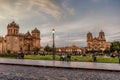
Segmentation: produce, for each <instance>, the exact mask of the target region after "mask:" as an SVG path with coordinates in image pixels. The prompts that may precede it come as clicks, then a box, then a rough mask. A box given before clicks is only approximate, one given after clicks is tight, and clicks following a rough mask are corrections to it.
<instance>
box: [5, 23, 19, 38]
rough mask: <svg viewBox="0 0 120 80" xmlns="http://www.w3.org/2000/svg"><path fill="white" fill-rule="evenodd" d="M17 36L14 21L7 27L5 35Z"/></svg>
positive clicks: (17, 29)
mask: <svg viewBox="0 0 120 80" xmlns="http://www.w3.org/2000/svg"><path fill="white" fill-rule="evenodd" d="M18 34H19V25H17V24H16V23H15V22H14V21H13V22H12V23H10V24H8V26H7V35H9V36H12V35H18Z"/></svg>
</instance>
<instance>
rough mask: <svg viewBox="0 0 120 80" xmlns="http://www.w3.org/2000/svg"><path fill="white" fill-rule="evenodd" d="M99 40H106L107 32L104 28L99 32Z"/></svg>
mask: <svg viewBox="0 0 120 80" xmlns="http://www.w3.org/2000/svg"><path fill="white" fill-rule="evenodd" d="M99 40H102V41H106V39H105V34H104V32H103V31H102V30H101V31H100V32H99Z"/></svg>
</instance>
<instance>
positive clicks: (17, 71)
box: [0, 64, 120, 80]
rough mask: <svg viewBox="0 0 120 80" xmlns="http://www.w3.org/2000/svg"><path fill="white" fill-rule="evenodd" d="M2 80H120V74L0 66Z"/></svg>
mask: <svg viewBox="0 0 120 80" xmlns="http://www.w3.org/2000/svg"><path fill="white" fill-rule="evenodd" d="M0 80H120V72H118V71H117V72H116V71H101V70H85V69H84V70H83V69H66V68H46V67H34V66H18V65H3V64H0Z"/></svg>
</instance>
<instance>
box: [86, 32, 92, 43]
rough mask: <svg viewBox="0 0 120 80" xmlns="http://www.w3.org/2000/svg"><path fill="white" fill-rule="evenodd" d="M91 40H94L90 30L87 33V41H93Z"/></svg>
mask: <svg viewBox="0 0 120 80" xmlns="http://www.w3.org/2000/svg"><path fill="white" fill-rule="evenodd" d="M91 40H93V36H92V33H91V32H88V34H87V41H91Z"/></svg>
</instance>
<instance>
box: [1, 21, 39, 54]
mask: <svg viewBox="0 0 120 80" xmlns="http://www.w3.org/2000/svg"><path fill="white" fill-rule="evenodd" d="M19 28H20V27H19V25H18V24H16V23H15V22H14V21H13V22H12V23H10V24H8V25H7V35H5V37H0V53H5V52H6V51H8V50H10V51H12V52H18V51H24V52H26V51H33V49H34V48H35V47H37V48H40V31H39V30H38V29H37V28H35V29H34V30H32V31H31V33H30V32H29V31H28V32H27V33H25V34H23V33H20V32H19Z"/></svg>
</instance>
